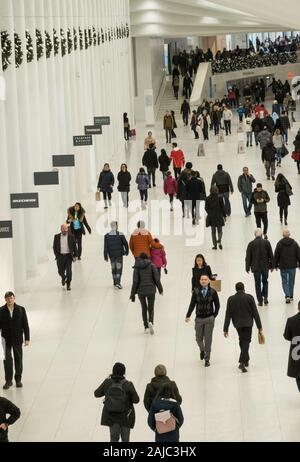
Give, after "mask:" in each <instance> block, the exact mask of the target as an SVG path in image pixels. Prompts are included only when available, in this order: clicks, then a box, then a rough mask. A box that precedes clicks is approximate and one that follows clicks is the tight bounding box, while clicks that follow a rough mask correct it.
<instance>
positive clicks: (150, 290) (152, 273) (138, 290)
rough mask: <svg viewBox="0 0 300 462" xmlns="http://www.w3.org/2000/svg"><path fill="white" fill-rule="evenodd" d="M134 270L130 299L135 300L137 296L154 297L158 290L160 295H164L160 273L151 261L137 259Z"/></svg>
mask: <svg viewBox="0 0 300 462" xmlns="http://www.w3.org/2000/svg"><path fill="white" fill-rule="evenodd" d="M133 269H134V271H133V281H132V287H131V296H130V298H133V297H134V296H135V295H136V294H138V295H144V296H146V295H154V294H155V293H156V288H157V289H158V291H159V293H160V294H162V293H163V287H162V285H161V282H160V279H159V274H158V271H157V269H156V268H155V266H154V265H153V264H152V263H151V261H150V260H144V259H142V258H137V259H136V262H135V265H134V267H133Z"/></svg>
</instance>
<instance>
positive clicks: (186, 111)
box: [180, 101, 191, 114]
mask: <svg viewBox="0 0 300 462" xmlns="http://www.w3.org/2000/svg"><path fill="white" fill-rule="evenodd" d="M190 113H191V108H190V105H189V103H188V102H187V101H186V102H183V103H182V105H181V109H180V114H190Z"/></svg>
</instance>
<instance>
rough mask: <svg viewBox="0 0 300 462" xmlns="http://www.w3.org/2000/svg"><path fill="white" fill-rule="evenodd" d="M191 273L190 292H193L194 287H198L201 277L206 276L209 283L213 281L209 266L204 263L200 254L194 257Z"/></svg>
mask: <svg viewBox="0 0 300 462" xmlns="http://www.w3.org/2000/svg"><path fill="white" fill-rule="evenodd" d="M192 271H193V277H192V292H193V291H194V289H195V288H196V287H198V286H199V280H200V278H201V276H208V277H209V279H210V280H211V281H213V280H214V279H215V278H214V277H213V274H212V271H211V268H210V266H209V265H208V264H207V263H206V261H205V258H204V256H203V255H202V254H198V255H196V258H195V266H194V268H193V269H192Z"/></svg>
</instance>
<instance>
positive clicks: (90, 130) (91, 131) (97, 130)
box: [84, 125, 102, 135]
mask: <svg viewBox="0 0 300 462" xmlns="http://www.w3.org/2000/svg"><path fill="white" fill-rule="evenodd" d="M84 133H85V134H86V135H102V125H86V126H85V127H84Z"/></svg>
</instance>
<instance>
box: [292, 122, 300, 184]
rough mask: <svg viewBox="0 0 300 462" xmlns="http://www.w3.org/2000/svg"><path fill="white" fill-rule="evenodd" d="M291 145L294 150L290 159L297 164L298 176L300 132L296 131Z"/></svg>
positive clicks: (299, 167)
mask: <svg viewBox="0 0 300 462" xmlns="http://www.w3.org/2000/svg"><path fill="white" fill-rule="evenodd" d="M293 144H294V147H295V150H294V152H293V153H292V159H293V160H294V161H295V162H296V163H297V170H298V175H300V131H298V133H297V135H296V138H295V140H294V142H293Z"/></svg>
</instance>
